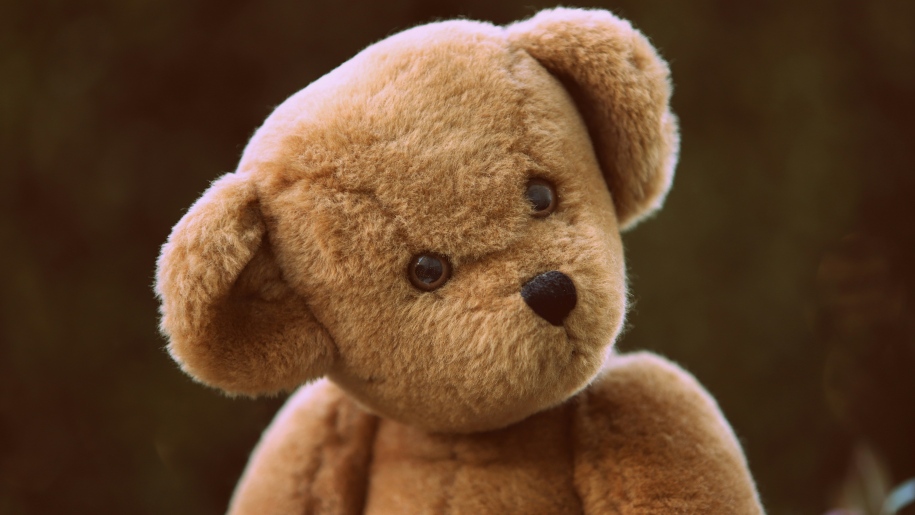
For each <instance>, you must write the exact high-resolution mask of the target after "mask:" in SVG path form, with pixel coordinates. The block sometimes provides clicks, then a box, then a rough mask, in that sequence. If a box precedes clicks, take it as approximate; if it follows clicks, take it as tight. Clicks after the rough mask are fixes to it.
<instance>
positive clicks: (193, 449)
mask: <svg viewBox="0 0 915 515" xmlns="http://www.w3.org/2000/svg"><path fill="white" fill-rule="evenodd" d="M549 5H550V4H547V3H543V2H540V1H536V2H533V3H532V2H529V1H524V2H522V1H504V2H495V1H491V0H490V1H462V2H458V1H452V2H435V1H429V0H409V1H407V0H395V1H387V2H375V1H362V2H339V3H337V4H335V5H334V6H331V3H330V2H307V1H298V2H296V1H284V2H269V1H265V2H250V3H240V2H234V1H216V0H208V1H203V0H197V1H188V0H157V1H152V0H110V1H96V2H92V1H84V0H79V1H59V2H52V1H42V2H35V1H25V0H22V1H10V0H2V2H0V174H2V175H0V244H2V252H0V270H2V273H0V292H2V293H0V513H174V514H180V513H217V512H220V511H222V510H224V508H225V505H226V502H227V499H228V496H229V494H230V492H231V489H232V487H233V486H234V483H235V481H236V479H237V477H238V475H239V473H240V471H241V468H242V467H243V465H244V462H245V460H246V457H247V453H248V451H249V450H250V448H251V447H252V446H253V444H254V442H255V441H256V439H257V437H258V434H259V432H260V430H261V429H262V428H263V427H264V425H265V424H267V423H268V421H269V420H270V419H271V417H272V415H273V413H274V411H275V410H276V409H277V407H278V406H279V405H280V404H281V402H282V399H270V400H259V401H251V400H230V399H226V398H224V397H222V396H221V395H219V394H218V393H216V392H215V391H212V390H209V389H206V388H204V387H202V386H199V385H196V384H194V383H192V382H191V381H190V379H188V378H187V377H185V376H184V375H183V374H182V373H181V372H180V371H179V370H178V368H177V367H176V366H175V364H174V363H173V362H172V361H171V359H170V358H169V357H168V355H167V354H166V352H165V351H164V349H163V346H164V341H163V340H162V339H161V337H160V336H159V335H158V334H157V330H156V323H157V320H156V319H157V314H156V308H157V305H156V301H155V299H154V298H153V294H152V290H151V283H152V278H153V269H154V263H155V259H156V255H157V252H158V247H159V245H160V244H161V243H162V242H164V240H165V238H166V236H167V235H168V232H169V229H170V228H171V226H172V225H173V224H174V223H175V222H177V221H178V219H179V218H180V217H181V215H182V213H183V211H184V210H185V209H186V208H187V207H188V206H189V205H190V204H191V203H192V202H193V201H194V200H195V198H196V197H197V196H198V195H199V194H200V193H201V192H202V191H203V190H204V189H205V188H206V186H207V184H208V183H209V181H210V180H212V179H213V178H215V177H216V176H218V175H219V174H221V173H224V172H227V171H231V170H232V169H233V167H234V165H235V164H236V162H237V159H238V157H239V155H240V152H241V150H242V148H243V146H244V144H245V142H246V140H247V138H248V137H249V136H250V135H251V133H252V131H253V130H254V129H255V127H257V125H258V124H259V123H260V122H261V121H262V120H263V119H264V118H265V117H266V116H267V114H268V113H269V112H270V110H271V108H272V106H275V105H276V104H278V103H279V102H281V101H282V100H283V99H284V98H285V97H287V96H288V95H290V94H292V93H293V92H295V91H296V90H298V89H300V88H302V87H304V86H305V85H307V84H308V83H309V82H311V81H313V80H314V79H316V78H318V77H319V76H321V75H322V74H324V73H326V72H328V71H330V70H331V69H332V68H333V67H335V66H336V65H338V64H340V63H342V62H343V61H345V60H346V59H348V58H349V57H351V56H352V55H353V54H355V53H356V52H357V51H359V50H360V49H361V48H363V47H365V46H366V45H368V44H370V43H372V42H374V41H377V40H379V39H381V38H383V37H385V36H387V35H389V34H391V33H393V32H395V31H398V30H402V29H404V28H407V27H410V26H412V25H415V24H418V23H422V22H427V21H433V20H435V19H440V18H449V17H455V16H466V17H470V18H476V19H484V20H490V21H493V22H496V23H507V22H510V21H513V20H516V19H519V18H523V17H527V16H529V15H531V14H533V13H534V12H535V11H536V10H537V9H538V8H539V7H546V6H549ZM580 5H583V6H600V7H606V8H610V9H612V10H614V11H615V12H616V13H618V14H620V15H621V16H624V17H626V18H629V19H630V20H632V21H633V22H634V24H635V25H636V26H637V27H639V28H641V29H642V30H643V31H644V32H645V33H646V34H647V35H649V37H650V38H651V39H652V41H653V42H654V44H655V45H656V46H657V47H658V48H659V49H660V51H661V53H662V54H663V55H664V56H665V57H666V58H667V59H668V60H669V61H670V63H671V67H672V70H673V77H674V82H675V85H676V88H675V94H674V99H673V105H674V109H675V111H676V112H677V113H678V115H679V116H680V119H681V123H682V132H683V150H682V154H681V161H680V166H679V168H678V172H677V178H676V180H675V186H674V189H673V192H672V194H671V196H670V197H669V201H668V203H667V206H666V208H665V209H664V210H663V211H662V212H661V213H660V214H659V215H658V216H657V217H656V218H655V219H653V220H651V221H649V222H646V223H644V224H643V225H642V226H640V227H638V228H637V230H635V231H634V232H632V233H631V234H627V235H626V236H625V243H626V246H627V253H628V254H627V258H628V262H629V267H630V272H631V277H632V291H633V298H634V301H635V305H634V309H633V312H632V314H631V317H630V319H629V324H628V326H629V328H628V330H627V331H626V333H625V334H624V335H623V337H622V339H621V340H620V343H619V346H620V348H622V349H636V348H647V349H652V350H655V351H658V352H660V353H663V354H665V355H667V356H669V357H671V358H673V359H675V360H677V361H679V362H681V363H682V364H683V365H684V366H685V367H687V368H688V369H689V370H691V371H693V372H694V373H695V374H696V375H697V377H698V378H699V379H700V381H702V382H703V383H704V384H705V385H706V386H707V387H708V389H709V390H710V391H711V392H712V394H713V395H715V396H716V397H717V398H718V399H719V401H720V404H721V406H722V408H723V410H724V412H725V413H726V415H727V416H728V418H729V419H730V420H731V422H732V423H733V426H734V428H735V430H736V432H737V434H738V435H739V436H740V438H741V440H742V442H743V444H744V446H745V448H746V452H747V455H748V457H749V461H750V465H751V468H752V469H753V471H754V474H755V475H756V478H757V480H758V482H759V486H760V491H761V493H762V496H763V500H764V502H765V503H766V504H767V506H768V507H769V509H770V511H771V512H772V513H776V514H779V513H785V514H792V513H798V514H800V513H816V512H818V511H821V510H824V509H826V508H827V506H828V504H829V499H830V495H832V492H833V490H834V488H835V485H836V484H837V483H838V482H839V480H840V479H841V477H842V475H843V474H844V471H845V467H846V466H847V462H848V456H849V452H850V448H851V446H852V445H853V443H854V442H856V441H860V440H862V439H865V440H867V441H870V442H871V443H872V444H874V445H875V446H876V447H877V448H878V450H879V452H880V453H882V454H883V456H884V457H885V458H886V459H887V461H888V463H889V465H890V467H891V471H892V473H893V474H894V478H895V479H896V480H901V479H903V478H904V477H907V476H911V475H915V471H913V462H915V452H913V448H912V443H911V440H913V437H912V435H915V429H913V422H912V419H913V414H912V406H915V396H913V395H912V392H913V387H912V376H913V375H915V370H913V360H912V358H911V357H912V353H913V332H915V331H913V326H915V324H913V318H915V317H913V301H912V294H913V293H915V286H913V282H915V281H913V273H912V266H911V264H912V263H913V258H915V243H913V241H915V236H913V232H915V231H913V228H912V227H913V223H915V129H913V123H915V102H913V94H915V2H912V1H911V0H895V1H893V0H875V1H865V0H860V1H855V2H853V1H849V0H836V1H833V0H805V1H796V0H774V1H770V2H762V1H756V0H743V1H734V0H695V1H692V2H685V1H676V2H674V1H670V0H667V1H661V0H642V1H637V0H619V1H612V2H603V3H590V2H586V3H583V4H580Z"/></svg>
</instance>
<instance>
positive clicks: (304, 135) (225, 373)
mask: <svg viewBox="0 0 915 515" xmlns="http://www.w3.org/2000/svg"><path fill="white" fill-rule="evenodd" d="M669 96H670V84H669V82H668V68H667V66H666V64H665V63H664V62H663V61H662V60H661V59H660V58H659V57H658V55H657V54H656V52H655V50H654V49H653V48H652V46H651V45H650V44H649V43H648V41H647V40H646V39H645V37H644V36H642V35H641V34H640V33H639V32H637V31H636V30H634V29H633V28H632V27H631V26H630V24H629V23H627V22H625V21H623V20H620V19H618V18H616V17H614V16H613V15H612V14H610V13H608V12H606V11H600V10H577V9H554V10H547V11H543V12H541V13H539V14H537V15H536V16H534V17H533V18H532V19H529V20H527V21H523V22H519V23H516V24H513V25H509V26H507V27H497V26H493V25H490V24H487V23H479V22H473V21H466V20H460V21H447V22H441V23H433V24H430V25H425V26H420V27H416V28H413V29H410V30H407V31H405V32H402V33H400V34H397V35H394V36H391V37H389V38H387V39H385V40H383V41H381V42H379V43H376V44H374V45H372V46H370V47H368V48H367V49H365V50H364V51H362V52H361V53H359V54H358V55H357V56H355V57H354V58H353V59H351V60H350V61H348V62H346V63H345V64H343V65H342V66H340V67H339V68H337V69H336V70H334V71H332V72H330V73H329V74H327V75H326V76H324V77H323V78H321V79H319V80H318V81H316V82H314V83H313V84H311V85H310V86H308V87H307V88H305V89H304V90H302V91H300V92H298V93H296V94H295V95H293V96H292V97H291V98H289V99H288V100H287V101H286V102H284V103H283V104H282V105H280V106H279V107H278V108H277V109H276V110H275V111H274V112H273V114H271V115H270V117H269V118H268V119H267V121H266V122H265V123H264V125H263V126H262V127H261V128H260V129H259V130H258V131H257V133H256V134H255V135H254V136H253V138H252V139H251V141H250V143H249V144H248V146H247V148H246V149H245V152H244V155H243V156H242V159H241V163H240V164H239V167H238V170H237V171H236V172H234V173H230V174H227V175H225V176H223V177H222V178H220V179H218V180H217V181H215V182H214V183H213V184H212V186H211V187H210V188H209V189H208V190H207V191H206V193H204V195H203V196H202V197H201V198H200V200H198V201H197V203H195V204H194V205H193V207H191V209H190V211H189V212H188V213H187V214H186V215H185V216H184V218H183V219H182V220H181V221H180V222H179V223H178V225H177V226H175V228H174V230H173V232H172V234H171V236H170V237H169V240H168V242H167V243H166V244H165V246H164V247H163V249H162V254H161V257H160V258H159V262H158V275H157V285H156V290H157V293H158V295H159V297H160V299H161V302H162V308H161V311H162V330H163V332H164V334H165V335H167V337H168V338H169V340H170V343H169V347H168V348H169V351H170V352H171V354H172V356H174V358H175V360H177V362H178V363H179V364H180V365H181V367H182V369H184V370H185V371H186V372H187V373H189V374H190V375H192V376H193V377H195V378H196V379H197V380H199V381H200V382H202V383H205V384H208V385H212V386H214V387H217V388H220V389H222V390H224V391H226V392H228V393H230V394H241V395H252V396H253V395H261V394H272V393H276V392H280V391H283V390H291V389H295V388H297V387H300V386H301V388H299V390H298V391H297V392H296V393H295V394H294V395H293V396H292V397H291V398H290V399H289V401H288V403H287V404H286V406H285V407H284V408H283V409H282V411H281V412H280V413H279V415H277V417H276V420H275V421H274V422H273V424H272V425H271V426H270V428H269V429H268V430H267V431H266V432H265V434H264V436H263V439H262V441H261V442H260V444H259V445H258V447H257V449H256V450H255V451H254V454H253V456H252V458H251V462H250V464H249V465H248V468H247V470H246V471H245V473H244V475H243V477H242V479H241V482H240V484H239V485H238V488H237V490H236V492H235V495H234V497H233V499H232V502H231V506H230V512H232V513H270V514H274V513H322V514H324V513H327V514H337V513H341V514H342V513H371V514H382V513H385V514H391V513H398V514H399V513H449V514H458V513H463V514H482V513H525V514H539V513H589V514H591V513H619V514H636V513H639V514H642V513H646V514H647V513H664V514H668V513H702V514H725V513H739V514H744V513H761V512H762V509H761V506H760V503H759V499H758V496H757V493H756V489H755V487H754V484H753V480H752V478H751V476H750V474H749V472H748V469H747V464H746V460H745V458H744V456H743V454H742V451H741V449H740V446H739V444H738V442H737V440H736V439H735V437H734V434H733V432H732V431H731V429H730V427H729V426H728V424H727V422H726V421H725V419H724V418H723V416H722V414H721V412H720V411H719V409H718V407H717V406H716V404H715V401H714V400H713V399H712V398H711V397H710V396H709V395H708V394H707V393H706V392H705V391H704V390H703V389H702V387H701V386H700V385H699V384H698V383H697V382H696V380H695V379H693V378H692V377H691V376H690V375H689V374H687V373H686V372H684V371H683V370H681V369H680V368H678V367H677V366H676V365H674V364H672V363H670V362H668V361H665V360H664V359H662V358H660V357H657V356H655V355H652V354H648V353H638V354H630V355H617V354H614V353H612V352H611V348H612V346H613V342H614V340H615V339H616V337H617V335H618V334H619V332H620V328H621V326H622V323H623V317H624V314H625V311H626V301H627V294H626V277H625V267H624V263H623V249H622V245H621V243H620V231H621V230H625V229H627V228H630V227H632V226H633V225H634V224H635V223H636V222H638V221H639V220H641V219H643V218H644V217H645V216H647V215H648V214H650V213H651V212H652V211H654V210H655V209H657V208H658V207H659V206H660V205H661V203H662V201H663V199H664V196H665V194H666V193H667V190H668V188H669V187H670V184H671V178H672V175H673V170H674V166H675V164H676V160H677V150H678V145H679V143H678V133H677V125H676V119H675V117H674V116H673V115H672V114H671V112H670V111H669V108H668V99H669ZM322 377H326V379H320V378H322ZM302 385H305V386H302Z"/></svg>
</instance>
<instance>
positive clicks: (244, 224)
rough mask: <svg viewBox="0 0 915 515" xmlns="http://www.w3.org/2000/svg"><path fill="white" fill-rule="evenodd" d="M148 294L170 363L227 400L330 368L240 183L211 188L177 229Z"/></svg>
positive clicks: (248, 185)
mask: <svg viewBox="0 0 915 515" xmlns="http://www.w3.org/2000/svg"><path fill="white" fill-rule="evenodd" d="M156 294H157V295H158V297H159V299H160V300H161V307H160V311H161V313H162V322H161V330H162V333H163V334H164V335H166V337H168V339H169V345H168V351H169V352H170V353H171V355H172V357H173V358H174V359H175V361H177V362H178V364H180V365H181V368H182V369H183V370H184V371H185V372H187V373H188V374H190V375H191V376H193V377H194V378H195V379H197V380H198V381H200V382H202V383H205V384H208V385H211V386H215V387H217V388H220V389H222V390H225V391H226V392H228V393H231V394H244V395H259V394H269V393H275V392H278V391H282V390H291V389H293V388H295V387H297V386H299V385H301V384H303V383H305V382H307V381H310V380H312V379H315V378H317V377H320V376H322V375H324V373H325V372H326V371H327V369H328V368H329V367H330V365H331V363H332V361H333V358H334V355H335V352H334V344H333V341H332V339H331V338H330V336H329V335H328V334H327V331H326V330H325V329H324V327H323V326H321V324H320V323H318V321H317V320H315V318H314V316H313V315H312V313H311V310H310V309H309V308H308V305H307V304H306V302H305V299H303V298H302V297H301V296H299V295H298V294H297V293H295V292H294V291H293V290H292V289H291V288H290V287H289V285H288V284H287V283H286V282H285V281H284V279H283V277H282V273H281V270H280V268H279V266H278V265H277V263H276V260H275V258H274V254H273V251H272V249H271V247H270V243H269V241H268V238H267V237H266V229H265V224H264V220H263V217H262V215H261V212H260V206H259V203H258V198H257V192H256V190H255V188H254V184H253V183H252V182H251V181H250V178H249V176H248V175H241V174H236V173H230V174H226V175H224V176H223V177H221V178H220V179H218V180H216V181H215V182H213V184H212V185H211V186H210V188H209V189H208V190H207V191H206V193H204V194H203V196H202V197H201V198H200V199H199V200H198V201H197V202H196V203H195V204H194V205H193V206H192V207H191V209H190V210H189V211H188V212H187V214H186V215H184V218H182V219H181V221H180V222H178V224H177V225H176V226H175V228H174V229H173V230H172V233H171V235H170V236H169V238H168V241H167V242H166V243H165V245H164V246H163V247H162V253H161V255H160V256H159V261H158V263H157V273H156Z"/></svg>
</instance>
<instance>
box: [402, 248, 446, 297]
mask: <svg viewBox="0 0 915 515" xmlns="http://www.w3.org/2000/svg"><path fill="white" fill-rule="evenodd" d="M407 275H408V276H409V277H410V282H411V283H413V286H416V287H417V288H419V289H420V290H423V291H432V290H434V289H436V288H438V287H439V286H441V285H443V284H445V283H446V282H448V279H449V278H450V277H451V264H450V263H448V259H446V258H445V257H444V256H439V255H438V254H419V255H417V256H413V259H412V260H410V266H409V268H408V269H407Z"/></svg>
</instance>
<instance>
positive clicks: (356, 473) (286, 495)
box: [229, 379, 378, 514]
mask: <svg viewBox="0 0 915 515" xmlns="http://www.w3.org/2000/svg"><path fill="white" fill-rule="evenodd" d="M377 424H378V419H377V417H375V416H374V415H370V414H368V413H366V412H365V411H363V410H362V409H361V408H359V407H358V406H357V405H356V404H355V403H354V402H353V401H352V400H350V399H349V398H348V397H347V396H346V394H344V393H343V392H342V391H341V390H340V389H339V388H337V386H336V385H334V384H333V383H331V382H330V381H328V380H326V379H321V380H318V381H315V382H313V383H311V384H308V385H305V386H302V387H301V388H299V389H298V390H297V391H296V392H295V393H293V394H292V396H291V397H290V398H289V400H288V401H287V402H286V404H285V405H284V406H283V408H282V409H281V410H280V412H279V413H278V414H277V415H276V417H275V418H274V420H273V422H271V424H270V426H269V427H268V428H267V429H266V430H265V431H264V434H263V436H262V437H261V440H260V442H259V443H258V445H257V447H256V448H255V449H254V451H253V452H252V455H251V460H250V461H249V462H248V466H247V467H246V468H245V471H244V473H243V475H242V477H241V480H240V481H239V483H238V486H237V487H236V489H235V493H234V495H233V498H232V502H231V504H230V506H229V513H232V514H247V513H312V512H321V513H324V512H328V513H354V512H356V511H358V507H359V506H361V505H362V503H363V496H364V489H363V488H362V486H363V485H364V483H365V480H366V478H365V477H364V476H365V473H366V470H367V466H366V465H367V463H368V462H369V460H370V459H371V451H370V448H371V447H370V444H369V442H370V441H371V440H372V439H373V438H374V436H375V431H376V427H377Z"/></svg>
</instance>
